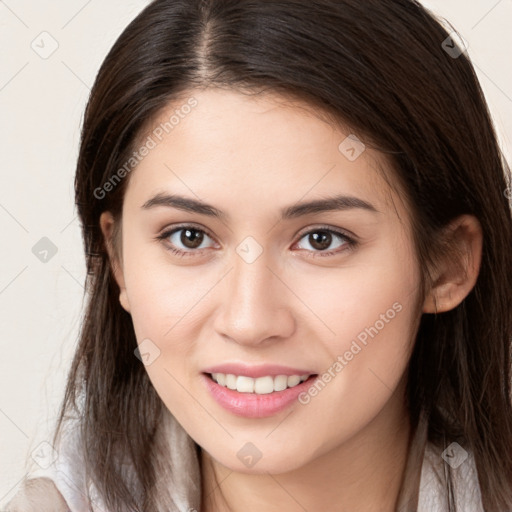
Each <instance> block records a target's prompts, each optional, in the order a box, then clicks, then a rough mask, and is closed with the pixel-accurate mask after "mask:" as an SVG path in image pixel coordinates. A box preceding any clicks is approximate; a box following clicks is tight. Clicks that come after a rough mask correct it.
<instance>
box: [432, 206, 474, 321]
mask: <svg viewBox="0 0 512 512" xmlns="http://www.w3.org/2000/svg"><path fill="white" fill-rule="evenodd" d="M445 236H446V242H447V244H448V245H449V246H453V248H454V250H455V252H454V253H453V254H452V255H450V256H449V255H444V256H443V258H444V259H443V260H442V261H441V262H439V264H438V267H437V270H436V275H435V276H434V286H433V288H432V290H431V291H430V293H429V295H428V296H427V298H426V299H425V302H424V304H423V312H424V313H441V312H444V311H449V310H451V309H453V308H455V307H456V306H458V305H459V304H460V303H461V302H462V301H463V300H464V299H465V298H466V296H467V295H468V294H469V293H470V292H471V290H472V289H473V287H474V286H475V283H476V281H477V278H478V273H479V271H480V263H481V259H482V243H483V235H482V226H481V225H480V222H479V221H478V219H477V218H476V217H475V216H473V215H461V216H460V217H457V218H456V219H455V220H453V221H452V222H451V223H450V224H449V225H448V226H447V228H445Z"/></svg>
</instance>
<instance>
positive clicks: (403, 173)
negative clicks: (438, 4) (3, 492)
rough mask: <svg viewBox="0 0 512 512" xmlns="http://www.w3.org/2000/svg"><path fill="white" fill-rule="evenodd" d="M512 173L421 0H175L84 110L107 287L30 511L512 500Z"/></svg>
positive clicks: (88, 196)
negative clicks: (44, 504) (44, 503)
mask: <svg viewBox="0 0 512 512" xmlns="http://www.w3.org/2000/svg"><path fill="white" fill-rule="evenodd" d="M507 172H508V167H507V165H506V162H505V160H504V158H503V156H502V154H501V151H500V149H499V146H498V144H497V140H496V134H495V132H494V129H493V125H492V122H491V119H490V115H489V112H488V109H487V106H486V103H485V100H484V97H483V94H482V91H481V89H480V86H479V83H478V80H477V78H476V75H475V73H474V70H473V68H472V66H471V64H470V62H469V60H468V57H467V55H466V54H465V52H464V48H461V47H460V46H458V45H457V43H456V39H455V37H454V36H452V35H450V33H449V32H448V31H447V30H446V29H445V28H444V27H443V26H442V25H441V24H440V23H439V22H438V21H437V20H436V19H434V17H433V16H432V15H431V14H430V13H429V12H428V11H426V10H425V9H424V8H423V7H422V6H421V5H419V4H418V3H416V2H415V1H411V0H368V1H366V2H364V3H363V2H357V1H355V0H344V1H337V2H335V1H333V0H319V1H315V2H310V1H306V0H300V1H299V0H297V1H296V0H293V1H289V0H287V1H272V2H263V1H251V2H238V1H233V0H230V1H221V0H192V1H190V0H189V1H172V2H171V1H169V0H156V1H154V2H152V3H151V4H150V5H149V6H148V7H147V8H146V9H145V10H144V11H143V12H142V13H141V14H140V15H139V16H138V17H137V18H136V19H135V20H134V21H133V22H132V23H131V24H130V25H129V26H128V28H127V29H126V30H125V31H124V33H123V34H122V35H121V36H120V38H119V39H118V41H117V42H116V44H115V45H114V47H113V48H112V50H111V52H110V53H109V55H108V56H107V58H106V59H105V62H104V63H103V65H102V67H101V69H100V72H99V74H98V77H97V80H96V83H95V85H94V87H93V90H92V93H91V97H90V100H89V103H88V105H87V109H86V114H85V119H84V125H83V134H82V140H81V147H80V155H79V160H78V166H77V173H76V180H75V186H76V203H77V207H78V211H79V215H80V219H81V221H82V228H83V235H84V243H85V251H86V255H87V276H88V277H87V280H88V282H87V284H88V287H87V290H88V299H89V300H88V305H87V310H86V312H85V317H84V322H83V326H82V330H81V333H80V342H79V345H78V347H77V352H76V355H75V358H74V361H73V364H72V368H71V372H70V374H69V380H68V385H67V389H66V393H65V398H64V401H63V404H62V409H61V416H60V421H59V424H58V428H57V429H56V432H55V438H54V439H53V443H52V444H53V447H54V449H55V453H54V454H53V455H54V456H53V457H52V459H51V460H49V461H48V464H46V466H48V467H47V468H46V469H44V470H43V469H39V470H38V471H33V472H32V473H31V474H30V477H31V479H30V480H28V487H26V488H25V489H24V490H22V491H20V494H19V495H18V496H17V497H16V498H15V500H14V501H13V502H12V503H11V504H10V508H8V510H15V511H20V510H36V509H37V510H41V509H42V508H41V506H40V505H41V502H38V501H37V500H38V498H37V496H40V495H41V494H45V496H46V498H47V499H48V500H49V501H50V503H51V504H52V505H51V506H50V508H51V509H52V510H56V509H57V507H61V508H62V510H67V509H69V510H71V511H72V512H79V511H80V512H81V511H85V510H94V511H104V512H109V511H116V512H117V511H121V510H122V511H124V510H127V511H128V510H130V511H132V510H137V511H144V512H149V511H159V512H160V511H162V512H163V511H168V510H180V511H185V510H188V511H192V510H201V511H202V512H212V511H228V510H230V511H239V510H244V511H251V510H256V509H257V510H267V511H271V510H280V511H292V510H293V511H295V510H333V511H341V510H350V511H352V510H365V511H380V512H387V511H393V510H400V511H403V512H405V511H407V512H409V511H413V510H420V511H427V510H428V511H433V510H435V511H444V510H446V511H455V510H457V511H465V512H466V511H471V512H479V511H483V510H485V511H500V512H503V511H506V510H512V483H511V482H512V457H510V454H511V453H512V410H511V398H510V396H511V395H510V379H511V360H510V344H511V334H512V306H511V304H512V296H511V295H512V256H511V253H510V247H511V245H512V219H511V212H510V206H509V204H508V200H507V197H506V196H507V181H506V180H507V176H508V174H507ZM52 453H53V452H52ZM38 486H39V489H40V490H39V491H37V488H38ZM31 489H32V490H31ZM34 489H36V490H34ZM31 499H32V500H33V501H34V500H35V503H36V504H35V505H29V504H28V501H30V500H31ZM22 500H26V501H25V504H23V503H21V501H22ZM89 500H90V501H89ZM38 504H39V507H38Z"/></svg>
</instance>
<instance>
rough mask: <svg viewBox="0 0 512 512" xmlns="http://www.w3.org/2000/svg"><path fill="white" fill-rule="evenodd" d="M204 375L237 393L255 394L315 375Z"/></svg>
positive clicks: (272, 391) (276, 390) (295, 383)
mask: <svg viewBox="0 0 512 512" xmlns="http://www.w3.org/2000/svg"><path fill="white" fill-rule="evenodd" d="M205 375H207V376H208V377H209V378H210V379H211V380H213V381H214V382H215V383H217V384H218V385H219V386H222V387H224V388H227V389H231V390H233V391H237V392H238V393H253V394H256V395H267V394H270V393H275V392H280V391H284V390H286V389H290V388H294V387H295V386H298V385H299V384H300V383H301V382H305V381H306V380H308V379H310V378H311V377H316V376H317V374H316V373H315V374H304V375H276V376H273V375H266V376H263V377H258V378H252V377H247V376H245V375H234V374H232V373H227V374H226V373H205Z"/></svg>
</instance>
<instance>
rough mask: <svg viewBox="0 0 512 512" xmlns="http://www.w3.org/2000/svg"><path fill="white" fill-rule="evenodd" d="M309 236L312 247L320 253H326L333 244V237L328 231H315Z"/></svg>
mask: <svg viewBox="0 0 512 512" xmlns="http://www.w3.org/2000/svg"><path fill="white" fill-rule="evenodd" d="M308 236H309V239H308V241H309V243H310V244H311V247H313V248H314V249H318V250H319V251H324V250H325V249H327V248H328V247H329V246H330V245H331V243H332V235H331V234H330V233H329V232H327V231H315V232H314V233H310V234H309V235H308Z"/></svg>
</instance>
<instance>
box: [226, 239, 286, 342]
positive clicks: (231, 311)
mask: <svg viewBox="0 0 512 512" xmlns="http://www.w3.org/2000/svg"><path fill="white" fill-rule="evenodd" d="M258 245H259V244H258ZM236 252H237V254H234V255H233V260H232V261H233V270H232V271H231V272H230V273H229V274H228V276H227V283H228V284H227V286H226V288H225V294H226V296H225V297H223V300H222V304H221V306H220V307H221V308H222V314H221V315H220V317H219V318H220V319H219V321H218V322H217V331H218V332H219V333H220V334H224V335H227V336H228V337H230V338H232V339H234V340H236V341H237V342H238V343H243V344H255V343H259V342H261V341H263V340H265V339H267V338H269V337H276V336H289V335H290V333H291V332H292V331H291V330H292V329H293V318H292V316H291V312H290V311H289V309H288V307H287V306H286V304H285V303H284V300H285V298H284V296H283V291H282V290H279V289H278V288H279V287H281V286H282V284H281V283H280V282H279V279H277V278H276V276H275V275H274V273H273V272H272V271H271V270H270V269H271V268H272V263H271V262H270V261H269V257H268V253H267V252H265V251H264V250H263V247H261V246H259V248H258V247H257V246H256V244H255V243H254V241H251V240H249V241H247V243H246V244H244V243H242V244H240V245H239V246H238V247H237V248H236ZM269 267H270V268H269Z"/></svg>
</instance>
